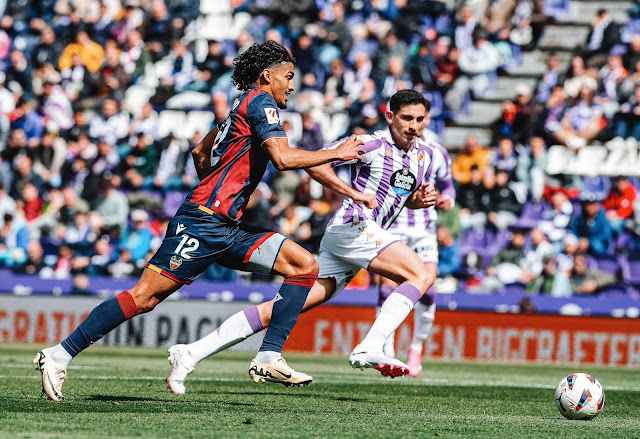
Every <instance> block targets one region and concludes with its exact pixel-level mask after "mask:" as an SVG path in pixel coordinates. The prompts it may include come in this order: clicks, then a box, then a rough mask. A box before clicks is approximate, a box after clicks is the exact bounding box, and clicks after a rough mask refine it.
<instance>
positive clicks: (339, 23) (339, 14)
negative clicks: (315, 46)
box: [324, 0, 406, 59]
mask: <svg viewBox="0 0 640 439" xmlns="http://www.w3.org/2000/svg"><path fill="white" fill-rule="evenodd" d="M332 7H333V19H332V20H330V21H329V22H328V23H327V24H325V25H324V32H326V35H325V38H324V39H325V41H326V42H327V43H328V44H331V45H334V46H336V47H337V48H338V49H340V53H341V54H342V56H346V55H347V54H348V53H349V50H350V49H351V44H352V38H351V29H350V28H349V25H348V24H347V20H346V18H345V7H346V5H345V3H343V2H342V1H340V0H338V1H335V2H334V3H333V5H332ZM403 59H406V57H405V58H403Z"/></svg>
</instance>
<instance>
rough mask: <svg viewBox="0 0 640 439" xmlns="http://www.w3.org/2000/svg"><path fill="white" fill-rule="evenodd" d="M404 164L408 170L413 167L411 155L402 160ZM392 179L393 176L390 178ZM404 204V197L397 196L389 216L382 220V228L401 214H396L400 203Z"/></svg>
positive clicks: (388, 213)
mask: <svg viewBox="0 0 640 439" xmlns="http://www.w3.org/2000/svg"><path fill="white" fill-rule="evenodd" d="M402 164H403V165H404V166H406V167H407V168H409V167H410V165H411V159H410V158H409V154H406V155H405V156H404V157H403V158H402ZM389 177H391V176H389ZM389 179H390V178H389ZM401 202H402V196H400V195H396V199H395V200H393V205H392V206H391V208H390V209H389V212H387V214H386V215H385V216H384V218H382V223H381V226H382V227H385V225H386V224H387V221H389V219H391V218H393V217H394V215H396V214H399V213H400V212H399V211H398V212H396V210H397V209H398V206H399V205H400V203H401ZM374 219H377V217H374Z"/></svg>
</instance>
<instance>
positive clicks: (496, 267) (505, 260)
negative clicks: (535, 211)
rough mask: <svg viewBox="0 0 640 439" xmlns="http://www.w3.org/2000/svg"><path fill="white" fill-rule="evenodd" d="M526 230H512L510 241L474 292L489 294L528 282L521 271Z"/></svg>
mask: <svg viewBox="0 0 640 439" xmlns="http://www.w3.org/2000/svg"><path fill="white" fill-rule="evenodd" d="M526 231H527V229H524V228H521V227H513V228H512V236H511V241H510V242H509V244H507V245H506V246H505V247H503V248H501V249H500V251H499V252H498V254H497V255H496V256H495V257H494V258H493V259H492V260H491V264H490V265H489V267H487V276H486V277H485V278H484V279H482V282H481V283H480V284H479V285H478V286H476V287H474V288H473V291H474V292H476V291H477V292H483V293H491V292H496V291H500V290H501V289H502V288H503V287H504V285H508V284H513V283H517V282H528V281H529V280H530V276H529V275H528V274H527V273H526V272H525V271H524V270H523V269H522V267H521V263H522V261H523V259H524V244H525V238H526Z"/></svg>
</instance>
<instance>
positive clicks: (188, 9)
mask: <svg viewBox="0 0 640 439" xmlns="http://www.w3.org/2000/svg"><path fill="white" fill-rule="evenodd" d="M201 1H202V0H169V1H167V7H168V10H169V16H170V17H171V18H172V21H171V24H172V26H173V27H174V28H175V29H176V30H177V32H178V33H179V34H180V35H183V34H184V30H185V27H186V26H187V25H188V24H189V23H191V22H192V21H193V20H195V19H196V18H198V15H199V13H200V2H201ZM204 1H206V0H204Z"/></svg>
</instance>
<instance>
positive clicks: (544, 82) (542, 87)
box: [535, 52, 564, 104]
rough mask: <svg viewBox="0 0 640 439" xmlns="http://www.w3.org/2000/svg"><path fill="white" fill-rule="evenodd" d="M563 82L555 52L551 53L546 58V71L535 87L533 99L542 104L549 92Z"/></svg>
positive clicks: (549, 94) (547, 97)
mask: <svg viewBox="0 0 640 439" xmlns="http://www.w3.org/2000/svg"><path fill="white" fill-rule="evenodd" d="M563 82H564V75H563V74H562V73H560V60H559V59H558V55H557V54H556V53H555V52H551V53H550V54H549V56H548V57H547V70H546V71H545V72H544V74H543V75H542V77H541V78H540V79H539V80H538V83H537V84H536V87H535V99H536V101H537V102H539V103H542V104H544V103H545V102H546V101H547V99H549V96H551V90H553V88H554V87H556V86H558V85H562V83H563Z"/></svg>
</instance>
